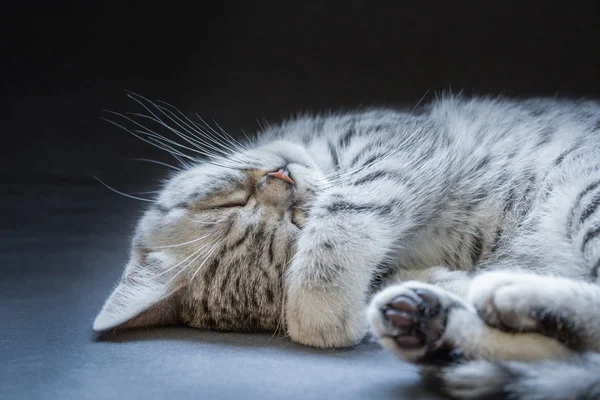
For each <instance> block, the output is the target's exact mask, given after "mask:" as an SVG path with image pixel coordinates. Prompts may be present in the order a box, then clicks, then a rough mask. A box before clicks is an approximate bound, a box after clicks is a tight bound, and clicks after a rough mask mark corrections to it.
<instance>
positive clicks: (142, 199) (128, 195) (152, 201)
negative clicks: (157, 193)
mask: <svg viewBox="0 0 600 400" xmlns="http://www.w3.org/2000/svg"><path fill="white" fill-rule="evenodd" d="M91 177H92V178H94V179H95V180H97V181H98V182H100V183H101V184H103V185H104V186H105V187H106V188H107V189H109V190H111V191H113V192H115V193H117V194H120V195H121V196H125V197H128V198H130V199H134V200H140V201H147V202H148V203H155V202H156V201H154V200H150V199H144V198H142V197H137V196H133V195H130V194H127V193H123V192H121V191H119V190H117V189H115V188H113V187H110V186H108V185H107V184H106V183H104V182H103V181H102V180H101V179H100V178H98V177H97V176H94V175H91Z"/></svg>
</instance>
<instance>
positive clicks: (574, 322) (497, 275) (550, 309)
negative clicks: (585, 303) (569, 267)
mask: <svg viewBox="0 0 600 400" xmlns="http://www.w3.org/2000/svg"><path fill="white" fill-rule="evenodd" d="M570 284H571V282H570V281H568V280H565V279H563V278H557V277H553V276H541V275H534V274H526V273H518V272H489V273H486V274H482V275H480V276H479V277H477V278H475V279H474V280H473V283H472V284H471V290H470V292H469V300H470V301H471V302H472V304H473V305H474V306H475V308H476V310H477V313H478V314H479V315H480V317H481V318H482V319H483V321H484V322H485V323H486V324H487V325H489V326H492V327H495V328H498V329H501V330H505V331H509V332H535V333H540V334H542V335H545V336H548V337H551V338H554V339H557V340H558V341H559V342H562V343H563V344H566V345H567V346H568V347H571V348H573V349H579V348H581V347H582V346H583V343H582V340H583V336H585V335H583V334H582V333H581V332H579V329H578V326H583V325H585V323H584V322H585V321H583V322H581V321H578V320H579V319H580V317H579V316H577V314H576V313H575V312H574V311H573V305H574V304H577V300H578V296H581V295H582V293H580V292H578V291H577V290H574V289H573V288H570V287H569V286H570ZM583 312H585V310H581V311H580V313H579V314H581V313H583Z"/></svg>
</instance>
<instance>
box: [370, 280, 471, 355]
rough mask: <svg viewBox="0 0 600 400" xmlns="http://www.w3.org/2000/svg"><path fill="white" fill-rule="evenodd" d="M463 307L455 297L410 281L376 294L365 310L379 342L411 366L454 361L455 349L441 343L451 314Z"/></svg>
mask: <svg viewBox="0 0 600 400" xmlns="http://www.w3.org/2000/svg"><path fill="white" fill-rule="evenodd" d="M455 307H465V305H464V303H463V302H462V300H460V298H458V297H457V296H455V295H453V294H451V293H449V292H447V291H445V290H444V289H441V288H438V287H436V286H433V285H429V284H427V283H422V282H417V281H409V282H405V283H403V284H401V285H395V286H391V287H389V288H387V289H385V290H383V291H382V292H380V293H378V294H377V295H376V296H375V297H374V298H373V300H372V301H371V304H370V306H369V308H368V310H367V317H368V320H369V323H370V325H371V330H372V332H373V334H374V335H375V336H376V338H377V339H378V340H379V342H380V343H381V344H382V345H383V346H384V347H385V348H387V349H389V350H390V351H392V352H393V353H394V354H396V355H398V356H399V357H400V358H402V359H404V360H406V361H409V362H413V363H439V362H449V361H453V360H455V359H456V358H457V357H458V356H460V352H459V351H458V349H456V348H454V346H452V344H451V343H449V342H447V341H445V340H444V333H445V330H446V323H447V320H448V315H449V313H450V311H451V310H452V309H453V308H455Z"/></svg>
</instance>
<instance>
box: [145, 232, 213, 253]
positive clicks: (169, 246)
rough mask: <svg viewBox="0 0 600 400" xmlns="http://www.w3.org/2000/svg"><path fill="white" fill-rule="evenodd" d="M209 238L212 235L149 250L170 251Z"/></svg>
mask: <svg viewBox="0 0 600 400" xmlns="http://www.w3.org/2000/svg"><path fill="white" fill-rule="evenodd" d="M209 236H210V234H208V235H204V236H200V237H199V238H196V239H194V240H190V241H188V242H183V243H179V244H170V245H168V246H153V247H148V248H149V249H153V250H154V249H169V248H171V247H179V246H185V245H186V244H190V243H195V242H197V241H199V240H202V239H206V238H207V237H209Z"/></svg>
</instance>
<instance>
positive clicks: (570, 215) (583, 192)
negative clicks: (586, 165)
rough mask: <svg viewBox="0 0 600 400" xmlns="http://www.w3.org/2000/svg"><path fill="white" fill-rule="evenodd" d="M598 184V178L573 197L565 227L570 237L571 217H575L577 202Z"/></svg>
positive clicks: (599, 180) (599, 182) (571, 228)
mask: <svg viewBox="0 0 600 400" xmlns="http://www.w3.org/2000/svg"><path fill="white" fill-rule="evenodd" d="M599 186H600V179H598V180H596V181H594V182H592V183H590V184H589V185H588V186H587V187H586V188H585V189H583V190H582V191H581V192H579V194H578V195H577V198H575V201H574V202H573V206H572V207H571V212H570V213H569V220H568V221H567V228H568V236H569V237H572V235H573V232H572V231H573V219H574V218H575V211H576V210H577V209H578V208H579V204H580V203H581V200H583V198H584V197H585V196H586V195H587V194H589V193H590V192H592V191H593V190H595V189H597V188H598V187H599Z"/></svg>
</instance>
